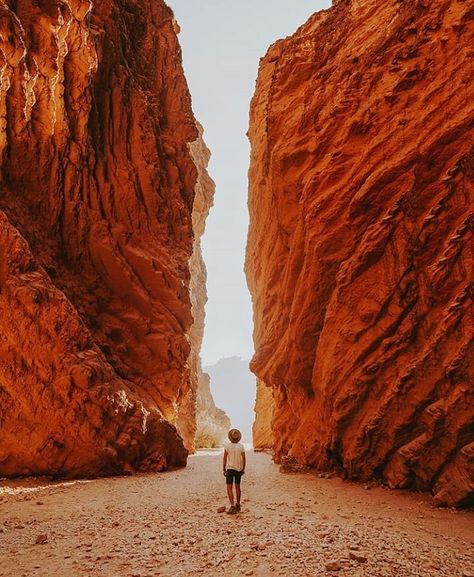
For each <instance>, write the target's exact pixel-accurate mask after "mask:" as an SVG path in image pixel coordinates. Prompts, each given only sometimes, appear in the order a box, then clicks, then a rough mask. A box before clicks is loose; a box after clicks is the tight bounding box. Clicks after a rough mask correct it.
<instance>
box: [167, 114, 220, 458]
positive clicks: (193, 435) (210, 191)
mask: <svg viewBox="0 0 474 577" xmlns="http://www.w3.org/2000/svg"><path fill="white" fill-rule="evenodd" d="M199 130H200V133H201V135H202V127H201V126H200V125H199ZM191 154H192V157H193V159H194V163H195V165H196V166H197V167H198V170H199V174H198V180H197V183H196V191H195V198H194V205H193V230H194V234H195V235H196V236H195V242H194V250H193V254H192V257H191V261H190V270H191V285H190V292H191V305H192V314H193V319H194V322H193V326H192V327H191V330H190V332H189V340H190V343H191V354H190V356H189V359H188V365H189V369H190V377H191V378H190V387H189V389H188V390H187V392H186V394H185V397H184V399H183V401H182V403H181V406H180V408H179V413H178V423H177V425H178V430H179V432H180V433H181V435H182V436H183V438H184V439H185V441H186V446H187V448H188V449H189V450H190V451H194V450H195V449H199V448H203V447H220V446H221V445H222V442H223V439H224V438H225V436H226V434H227V432H228V430H229V428H230V421H229V419H228V417H227V415H226V414H225V413H224V411H221V410H220V409H218V408H217V407H216V405H215V403H214V400H213V398H212V394H211V389H210V386H209V375H207V374H205V373H203V372H202V367H201V357H200V351H201V345H202V339H203V336H204V317H205V313H204V306H205V304H206V302H207V291H206V280H207V273H206V266H205V264H204V261H203V258H202V253H201V240H200V239H201V236H202V235H203V234H204V228H205V223H206V219H207V215H208V213H209V209H210V207H211V206H212V199H213V197H214V191H215V184H214V182H213V181H212V179H211V178H210V177H209V175H208V173H207V171H206V168H207V165H208V163H209V159H210V152H209V150H208V148H207V147H206V145H205V144H204V141H203V140H202V138H199V139H198V140H196V142H194V143H192V145H191Z"/></svg>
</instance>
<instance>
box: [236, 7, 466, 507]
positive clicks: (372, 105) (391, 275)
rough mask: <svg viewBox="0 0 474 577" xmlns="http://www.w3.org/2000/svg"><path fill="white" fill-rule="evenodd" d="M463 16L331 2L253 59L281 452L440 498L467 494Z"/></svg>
mask: <svg viewBox="0 0 474 577" xmlns="http://www.w3.org/2000/svg"><path fill="white" fill-rule="evenodd" d="M473 36H474V10H473V7H472V3H470V2H465V1H458V0H435V1H431V2H425V1H420V0H407V1H405V2H399V1H397V0H387V1H386V2H378V1H377V0H359V1H356V0H353V1H349V0H345V1H344V0H341V1H339V2H337V3H334V6H333V7H332V9H330V10H328V11H324V12H321V13H318V14H315V15H314V16H312V17H311V18H310V20H309V21H308V22H307V23H306V24H305V25H304V26H303V27H301V28H300V29H299V30H298V31H297V32H296V33H295V34H294V36H292V37H290V38H288V39H286V40H283V41H280V42H278V43H276V44H275V45H273V46H272V47H271V48H270V50H269V52H268V54H267V55H266V57H265V58H264V59H263V60H262V63H261V66H260V72H259V77H258V82H257V88H256V94H255V96H254V99H253V102H252V106H251V126H250V133H249V134H250V140H251V143H252V159H251V168H250V199H249V208H250V217H251V224H250V230H249V238H248V251H247V263H246V270H247V276H248V282H249V286H250V289H251V292H252V295H253V303H254V311H255V323H256V324H255V332H254V339H255V344H256V354H255V357H254V359H253V361H252V363H251V368H252V370H253V371H254V372H255V374H256V375H257V376H258V378H259V379H260V381H261V382H262V383H264V384H265V385H266V386H268V387H271V388H272V391H273V397H274V399H275V408H274V414H273V433H274V437H275V440H274V450H275V455H276V458H277V460H279V461H282V460H284V459H287V460H289V461H295V462H297V463H299V464H300V465H307V466H311V467H316V468H319V469H336V470H339V471H340V472H341V474H343V475H344V476H347V477H350V478H353V479H369V478H371V477H378V478H381V479H383V480H384V481H385V482H386V483H388V484H389V485H390V486H391V487H403V488H414V489H421V490H432V491H433V493H434V494H435V496H436V498H437V500H438V501H439V502H440V503H448V504H450V505H467V504H469V503H472V500H473V494H474V386H473V383H474V374H473V372H474V371H473V359H474V354H473V326H474V325H473V308H472V304H471V297H472V270H473V269H472V260H473V240H472V223H473V214H472V206H473V192H474V93H473V86H474V78H473V72H474V51H473V45H474V37H473ZM262 390H263V389H262V387H259V391H260V392H261V391H262ZM258 406H259V404H258V401H257V407H258ZM257 422H258V420H257Z"/></svg>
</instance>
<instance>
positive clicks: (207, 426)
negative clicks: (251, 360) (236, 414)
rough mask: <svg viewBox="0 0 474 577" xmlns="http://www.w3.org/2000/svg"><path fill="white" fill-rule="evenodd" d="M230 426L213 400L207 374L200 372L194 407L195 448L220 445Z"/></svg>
mask: <svg viewBox="0 0 474 577" xmlns="http://www.w3.org/2000/svg"><path fill="white" fill-rule="evenodd" d="M230 428H231V423H230V419H229V417H228V416H227V415H226V413H225V412H224V411H223V410H222V409H219V408H217V407H216V404H215V402H214V398H213V396H212V393H211V382H210V377H209V375H208V374H207V373H201V377H200V380H199V383H198V395H197V407H196V429H197V430H196V448H198V449H199V448H209V447H214V448H215V447H222V445H223V443H224V441H226V440H227V433H228V432H229V429H230Z"/></svg>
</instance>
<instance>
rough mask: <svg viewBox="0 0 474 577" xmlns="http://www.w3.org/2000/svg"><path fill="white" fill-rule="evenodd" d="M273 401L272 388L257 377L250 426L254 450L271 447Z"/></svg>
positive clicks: (273, 441) (272, 443)
mask: <svg viewBox="0 0 474 577" xmlns="http://www.w3.org/2000/svg"><path fill="white" fill-rule="evenodd" d="M274 409H275V402H274V399H273V390H272V389H271V388H270V387H267V386H266V385H265V383H264V382H262V381H261V380H260V379H257V398H256V399H255V421H254V423H253V427H252V439H253V447H254V449H255V450H256V451H265V450H269V449H272V448H273V445H274V443H275V439H274V436H273V426H272V425H273V411H274Z"/></svg>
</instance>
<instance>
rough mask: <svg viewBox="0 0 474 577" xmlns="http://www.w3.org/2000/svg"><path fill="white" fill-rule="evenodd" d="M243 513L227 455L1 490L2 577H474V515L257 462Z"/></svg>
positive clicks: (248, 478) (251, 466)
mask: <svg viewBox="0 0 474 577" xmlns="http://www.w3.org/2000/svg"><path fill="white" fill-rule="evenodd" d="M242 489H243V509H242V513H240V514H239V515H235V516H233V515H227V514H225V513H221V514H218V513H217V509H218V508H219V507H220V506H223V505H226V499H225V485H224V477H223V476H222V473H221V460H220V455H219V454H218V453H216V452H211V451H209V452H200V453H199V454H198V455H195V456H193V457H191V458H190V459H189V464H188V467H187V468H186V469H183V470H179V471H172V472H168V473H164V474H146V475H139V476H135V477H120V478H112V479H99V480H94V481H73V482H63V483H55V484H52V483H44V482H41V481H33V480H26V481H21V482H15V483H12V482H6V481H3V482H1V483H0V558H1V563H0V577H33V576H37V577H59V576H61V577H76V576H77V577H99V576H100V577H122V576H123V577H158V576H163V577H164V576H170V577H180V576H183V577H184V576H186V577H188V576H192V575H198V576H200V575H203V576H209V577H210V576H217V575H219V576H220V577H222V575H225V576H226V577H233V576H235V577H237V576H244V575H245V576H250V575H253V576H260V577H279V576H285V577H290V576H291V577H293V576H305V577H313V576H317V575H339V576H341V577H345V576H347V577H349V576H350V577H362V576H367V577H369V576H370V577H414V576H420V577H431V576H449V577H474V559H473V551H474V513H472V512H465V511H464V512H463V511H452V510H449V509H448V510H447V509H436V508H433V507H432V506H431V503H430V500H429V498H428V497H427V496H424V495H419V494H409V493H404V492H398V491H397V492H392V491H388V490H385V489H383V488H372V489H370V490H367V489H365V488H364V486H363V485H355V484H351V483H344V482H342V481H341V480H339V479H321V478H319V477H318V476H316V475H313V474H282V473H279V471H278V468H277V467H276V466H275V465H274V464H273V463H272V462H271V459H270V457H269V456H268V455H264V454H253V453H250V454H249V463H248V472H247V474H246V475H245V476H244V478H243V484H242Z"/></svg>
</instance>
